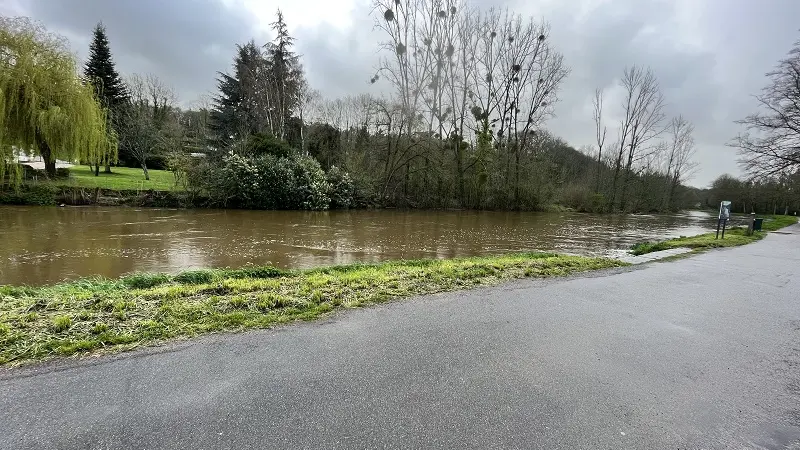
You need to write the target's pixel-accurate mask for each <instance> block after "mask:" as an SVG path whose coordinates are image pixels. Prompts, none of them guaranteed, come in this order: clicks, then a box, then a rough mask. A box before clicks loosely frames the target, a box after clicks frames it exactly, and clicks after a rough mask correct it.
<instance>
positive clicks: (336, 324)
mask: <svg viewBox="0 0 800 450" xmlns="http://www.w3.org/2000/svg"><path fill="white" fill-rule="evenodd" d="M17 448H19V449H160V448H166V449H187V448H192V449H242V448H259V449H260V448H326V449H334V448H348V449H349V448H359V449H366V448H480V449H488V448H520V449H522V448H542V449H589V448H610V449H623V448H624V449H627V448H641V449H661V448H664V449H668V448H671V449H683V448H687V449H699V448H706V449H728V448H736V449H738V448H763V449H785V448H792V449H800V227H797V226H795V227H792V228H791V229H789V230H788V233H785V234H778V233H774V234H771V235H770V236H768V237H767V238H766V239H765V240H763V241H760V242H758V243H755V244H751V245H748V246H744V247H739V248H734V249H726V250H717V251H712V252H709V253H705V254H702V255H698V256H693V257H690V258H687V259H683V260H679V261H673V262H657V263H650V264H647V265H644V266H641V267H638V268H636V269H626V270H615V271H607V272H599V273H594V274H592V275H590V276H581V277H573V278H568V279H559V280H545V281H542V280H526V281H519V282H514V283H510V284H506V285H503V286H500V287H494V288H481V289H476V290H472V291H467V292H457V293H450V294H441V295H433V296H426V297H419V298H415V299H410V300H406V301H400V302H396V303H392V304H388V305H383V306H377V307H372V308H365V309H360V310H355V311H349V312H345V313H342V314H337V315H335V316H333V317H332V318H330V319H328V320H325V321H322V322H316V323H309V324H300V325H292V326H287V327H283V328H280V329H276V330H266V331H255V332H248V333H242V334H235V335H215V336H207V337H204V338H199V339H193V340H190V341H186V342H182V343H178V344H171V345H168V346H163V347H159V348H153V349H145V350H142V351H135V352H130V353H127V354H124V355H120V356H115V357H99V358H89V359H84V360H80V361H66V362H65V361H62V362H57V363H54V364H45V365H39V366H35V367H29V368H23V369H12V370H5V371H0V449H17Z"/></svg>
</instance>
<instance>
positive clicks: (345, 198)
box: [325, 166, 355, 209]
mask: <svg viewBox="0 0 800 450" xmlns="http://www.w3.org/2000/svg"><path fill="white" fill-rule="evenodd" d="M325 177H326V178H327V180H328V185H329V186H330V192H329V195H328V196H329V197H330V199H331V208H335V209H341V208H349V207H351V206H353V204H354V203H355V185H354V184H353V180H352V178H350V175H349V174H348V173H347V172H345V171H343V170H341V169H339V168H338V167H336V166H333V167H331V169H330V170H329V171H328V173H327V175H326V176H325Z"/></svg>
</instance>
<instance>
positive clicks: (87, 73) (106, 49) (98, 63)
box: [83, 23, 129, 175]
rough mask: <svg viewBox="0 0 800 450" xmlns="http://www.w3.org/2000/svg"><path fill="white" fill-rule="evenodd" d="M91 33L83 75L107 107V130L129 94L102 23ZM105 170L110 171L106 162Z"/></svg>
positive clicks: (112, 127)
mask: <svg viewBox="0 0 800 450" xmlns="http://www.w3.org/2000/svg"><path fill="white" fill-rule="evenodd" d="M93 34H94V37H93V38H92V43H91V44H90V45H89V60H88V61H87V62H86V65H85V66H84V68H83V75H84V77H85V79H86V81H88V82H89V83H91V84H92V86H93V87H94V91H95V95H96V97H97V100H98V101H99V102H100V104H101V105H102V106H103V107H104V108H106V109H107V111H108V117H109V119H110V121H111V124H109V125H111V127H109V131H112V130H113V129H114V128H116V127H115V126H114V122H115V120H116V119H117V118H118V116H119V115H120V108H122V107H124V106H125V104H126V103H127V102H128V99H129V94H128V90H127V88H126V86H125V83H124V82H123V81H122V78H120V76H119V73H118V72H117V69H116V67H115V65H114V60H113V59H112V57H111V47H110V45H109V43H108V36H106V28H105V27H104V26H103V24H102V23H98V24H97V26H95V28H94V33H93ZM123 157H124V155H123ZM99 171H100V167H99V165H97V167H96V169H95V175H97V174H98V173H99ZM106 172H111V169H110V166H109V165H108V164H106Z"/></svg>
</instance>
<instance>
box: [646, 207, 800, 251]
mask: <svg viewBox="0 0 800 450" xmlns="http://www.w3.org/2000/svg"><path fill="white" fill-rule="evenodd" d="M796 223H797V217H794V216H766V217H764V223H763V226H762V230H763V231H761V232H758V231H757V232H755V233H753V235H752V236H748V235H747V233H746V229H744V228H731V229H729V230H727V231H726V232H725V239H716V232H714V233H706V234H701V235H698V236H689V237H683V236H682V237H679V238H675V239H669V240H666V241H660V242H642V243H639V244H636V245H634V246H633V247H632V248H631V254H633V255H644V254H645V253H652V252H658V251H661V250H669V249H673V248H691V249H693V250H695V251H702V250H706V249H711V248H720V247H736V246H739V245H744V244H749V243H751V242H755V241H758V240H760V239H763V238H764V236H765V235H766V233H767V232H769V231H776V230H779V229H781V228H784V227H788V226H790V225H794V224H796ZM720 235H721V233H720Z"/></svg>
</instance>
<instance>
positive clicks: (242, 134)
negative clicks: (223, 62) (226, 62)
mask: <svg viewBox="0 0 800 450" xmlns="http://www.w3.org/2000/svg"><path fill="white" fill-rule="evenodd" d="M236 48H237V53H236V57H235V58H234V61H233V68H234V70H233V75H229V74H227V73H223V72H220V73H219V77H218V78H217V88H218V89H219V93H218V94H217V96H216V97H214V99H213V101H212V103H213V108H212V110H211V117H210V118H211V122H210V128H211V131H212V132H213V133H214V137H213V140H212V142H211V144H212V145H214V146H215V147H216V148H217V149H222V148H225V147H227V146H229V145H230V144H232V143H234V142H243V141H244V140H245V139H246V138H247V136H249V135H251V134H256V133H260V132H265V131H266V132H271V129H269V127H268V124H267V121H268V111H269V108H270V106H269V103H268V102H269V98H268V96H267V94H266V90H265V89H266V83H267V82H266V78H265V77H266V75H267V73H266V70H267V65H266V60H265V59H264V56H263V55H262V53H261V50H260V49H259V48H258V46H256V44H255V42H254V41H250V42H248V43H247V44H245V45H237V47H236Z"/></svg>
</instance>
